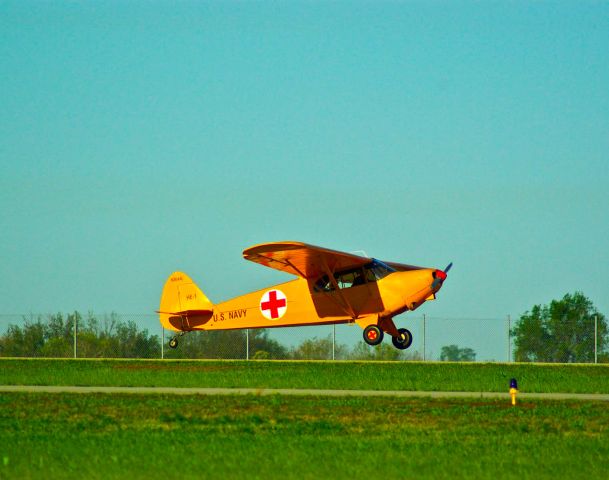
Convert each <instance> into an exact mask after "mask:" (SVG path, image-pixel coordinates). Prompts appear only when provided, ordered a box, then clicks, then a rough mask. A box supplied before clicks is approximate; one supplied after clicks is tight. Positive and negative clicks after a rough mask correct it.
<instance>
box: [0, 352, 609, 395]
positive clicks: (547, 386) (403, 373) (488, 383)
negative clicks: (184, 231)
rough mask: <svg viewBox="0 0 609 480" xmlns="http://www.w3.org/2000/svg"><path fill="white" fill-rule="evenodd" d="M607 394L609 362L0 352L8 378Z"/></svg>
mask: <svg viewBox="0 0 609 480" xmlns="http://www.w3.org/2000/svg"><path fill="white" fill-rule="evenodd" d="M510 378H516V379H518V384H519V387H520V390H521V391H523V392H570V393H609V365H549V364H545V365H534V364H496V363H444V362H442V363H418V362H385V363H382V362H325V361H324V362H285V361H277V362H273V361H250V362H246V361H200V360H194V361H192V360H191V361H186V360H180V361H167V360H165V361H162V360H45V359H31V360H30V359H0V384H4V385H111V386H165V387H251V388H317V389H358V390H359V389H362V390H368V389H369V390H437V391H485V392H492V391H498V392H503V391H506V392H507V389H508V387H509V380H510Z"/></svg>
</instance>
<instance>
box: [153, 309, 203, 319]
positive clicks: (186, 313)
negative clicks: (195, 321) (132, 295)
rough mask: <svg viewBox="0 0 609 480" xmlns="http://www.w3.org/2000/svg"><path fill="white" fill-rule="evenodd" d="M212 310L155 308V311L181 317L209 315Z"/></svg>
mask: <svg viewBox="0 0 609 480" xmlns="http://www.w3.org/2000/svg"><path fill="white" fill-rule="evenodd" d="M213 312H214V311H213V310H182V311H181V312H161V311H160V310H157V311H156V313H162V314H164V315H177V316H183V317H194V316H197V315H209V314H210V313H213Z"/></svg>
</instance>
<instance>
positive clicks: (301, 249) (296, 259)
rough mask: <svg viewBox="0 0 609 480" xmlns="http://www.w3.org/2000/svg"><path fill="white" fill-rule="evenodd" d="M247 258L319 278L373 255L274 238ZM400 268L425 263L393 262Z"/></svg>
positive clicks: (246, 254) (250, 251) (358, 264)
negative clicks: (406, 263)
mask: <svg viewBox="0 0 609 480" xmlns="http://www.w3.org/2000/svg"><path fill="white" fill-rule="evenodd" d="M243 258H245V259H246V260H250V261H252V262H256V263H259V264H261V265H264V266H266V267H271V268H274V269H276V270H281V271H282V272H286V273H291V274H292V275H296V276H298V277H303V278H309V279H316V278H319V277H321V276H322V275H325V274H327V273H328V270H329V271H330V272H336V271H342V270H349V269H351V268H357V267H361V266H364V265H366V264H368V263H370V262H371V261H372V260H373V259H372V258H366V257H360V256H359V255H354V254H352V253H345V252H339V251H337V250H331V249H329V248H323V247H317V246H315V245H309V244H306V243H302V242H292V241H286V242H273V243H261V244H260V245H254V246H253V247H250V248H247V249H245V250H244V251H243ZM387 265H389V266H391V267H392V268H395V269H396V270H400V271H404V270H418V269H420V268H421V267H415V266H412V265H404V264H399V263H389V262H387Z"/></svg>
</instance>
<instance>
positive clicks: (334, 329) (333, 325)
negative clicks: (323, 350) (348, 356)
mask: <svg viewBox="0 0 609 480" xmlns="http://www.w3.org/2000/svg"><path fill="white" fill-rule="evenodd" d="M335 345H336V323H333V324H332V360H336V357H335V353H334V349H335Z"/></svg>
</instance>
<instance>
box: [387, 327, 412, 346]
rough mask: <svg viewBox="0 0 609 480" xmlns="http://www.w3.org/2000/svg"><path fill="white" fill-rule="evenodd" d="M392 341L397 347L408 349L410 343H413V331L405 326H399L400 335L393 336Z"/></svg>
mask: <svg viewBox="0 0 609 480" xmlns="http://www.w3.org/2000/svg"><path fill="white" fill-rule="evenodd" d="M391 342H392V343H393V346H394V347H395V348H399V349H400V350H406V349H407V348H408V347H410V345H412V333H410V330H406V329H405V328H399V329H398V336H397V337H391Z"/></svg>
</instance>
